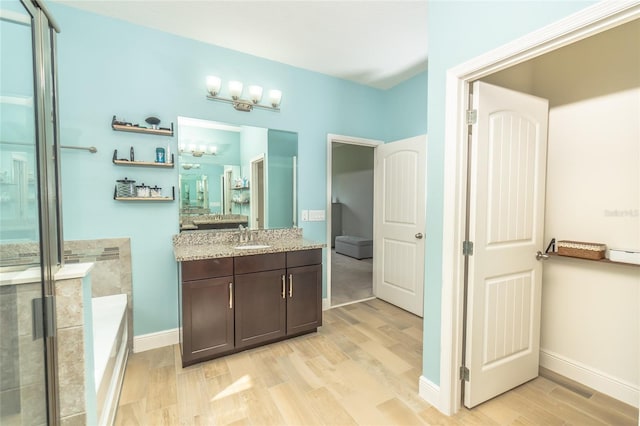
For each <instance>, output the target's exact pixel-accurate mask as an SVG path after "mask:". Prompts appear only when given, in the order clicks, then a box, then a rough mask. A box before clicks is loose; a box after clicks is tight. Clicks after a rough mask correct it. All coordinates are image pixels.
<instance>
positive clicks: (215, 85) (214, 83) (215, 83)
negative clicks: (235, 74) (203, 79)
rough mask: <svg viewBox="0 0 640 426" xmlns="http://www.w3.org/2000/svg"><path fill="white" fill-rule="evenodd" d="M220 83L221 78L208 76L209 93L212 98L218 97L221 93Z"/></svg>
mask: <svg viewBox="0 0 640 426" xmlns="http://www.w3.org/2000/svg"><path fill="white" fill-rule="evenodd" d="M220 83H221V81H220V78H219V77H216V76H214V75H209V76H207V92H209V94H210V95H211V96H216V95H217V94H218V93H220Z"/></svg>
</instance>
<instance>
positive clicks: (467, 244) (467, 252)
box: [462, 241, 473, 256]
mask: <svg viewBox="0 0 640 426" xmlns="http://www.w3.org/2000/svg"><path fill="white" fill-rule="evenodd" d="M462 255H463V256H473V241H463V242H462Z"/></svg>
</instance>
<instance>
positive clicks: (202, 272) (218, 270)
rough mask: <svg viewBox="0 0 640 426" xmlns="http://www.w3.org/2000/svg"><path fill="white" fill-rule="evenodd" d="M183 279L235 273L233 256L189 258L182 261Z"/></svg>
mask: <svg viewBox="0 0 640 426" xmlns="http://www.w3.org/2000/svg"><path fill="white" fill-rule="evenodd" d="M181 266H182V281H193V280H202V279H205V278H215V277H226V276H228V275H233V258H232V257H222V258H219V259H204V260H189V261H187V262H182V265H181Z"/></svg>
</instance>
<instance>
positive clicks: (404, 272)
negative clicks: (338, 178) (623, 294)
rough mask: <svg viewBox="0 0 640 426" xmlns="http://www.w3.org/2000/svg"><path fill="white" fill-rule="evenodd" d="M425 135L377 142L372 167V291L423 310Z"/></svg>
mask: <svg viewBox="0 0 640 426" xmlns="http://www.w3.org/2000/svg"><path fill="white" fill-rule="evenodd" d="M426 151H427V135H422V136H417V137H413V138H409V139H404V140H401V141H397V142H391V143H386V144H383V145H379V146H378V148H377V154H376V162H377V164H376V166H375V172H374V175H375V176H374V180H375V189H374V206H375V209H374V210H375V211H374V230H375V232H374V234H375V235H374V237H375V243H374V250H375V253H374V258H375V259H376V262H375V268H376V271H375V273H374V294H375V295H376V296H377V297H379V298H380V299H383V300H386V301H387V302H389V303H392V304H394V305H396V306H399V307H400V308H402V309H405V310H407V311H409V312H412V313H414V314H416V315H419V316H422V308H423V305H424V301H423V293H424V291H423V290H424V241H425V240H424V235H423V233H424V223H425V198H426V196H425V165H426Z"/></svg>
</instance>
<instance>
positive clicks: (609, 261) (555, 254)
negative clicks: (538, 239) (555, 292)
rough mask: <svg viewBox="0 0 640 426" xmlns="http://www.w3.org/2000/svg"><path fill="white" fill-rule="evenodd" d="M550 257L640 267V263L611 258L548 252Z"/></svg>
mask: <svg viewBox="0 0 640 426" xmlns="http://www.w3.org/2000/svg"><path fill="white" fill-rule="evenodd" d="M546 254H548V255H549V257H552V258H566V259H576V260H584V261H585V262H596V263H610V264H612V265H626V266H635V267H640V265H638V264H635V263H627V262H614V261H612V260H609V259H585V258H582V257H573V256H561V255H559V254H558V253H546Z"/></svg>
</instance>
